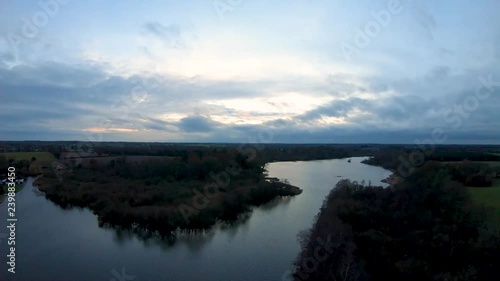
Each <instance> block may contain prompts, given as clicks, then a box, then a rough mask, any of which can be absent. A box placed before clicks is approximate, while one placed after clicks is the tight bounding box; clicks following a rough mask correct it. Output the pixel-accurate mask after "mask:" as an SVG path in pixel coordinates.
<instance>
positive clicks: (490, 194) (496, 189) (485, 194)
mask: <svg viewBox="0 0 500 281" xmlns="http://www.w3.org/2000/svg"><path fill="white" fill-rule="evenodd" d="M469 191H470V193H471V195H472V199H473V200H474V201H475V202H477V203H479V204H483V205H485V206H487V207H491V208H494V209H495V210H496V214H497V219H498V221H500V179H495V180H494V181H493V186H492V187H470V188H469Z"/></svg>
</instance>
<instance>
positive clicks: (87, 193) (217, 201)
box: [34, 171, 302, 234]
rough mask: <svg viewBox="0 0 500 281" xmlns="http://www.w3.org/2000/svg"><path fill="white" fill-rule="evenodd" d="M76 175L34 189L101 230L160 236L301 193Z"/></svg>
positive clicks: (260, 186) (245, 181) (260, 182)
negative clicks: (83, 211)
mask: <svg viewBox="0 0 500 281" xmlns="http://www.w3.org/2000/svg"><path fill="white" fill-rule="evenodd" d="M75 173H76V175H75V174H73V175H67V178H65V179H64V182H63V183H61V182H59V180H58V179H57V178H52V177H47V176H44V177H40V178H38V179H37V180H36V181H35V182H34V185H36V186H38V188H39V190H40V191H43V192H44V194H45V196H46V198H48V199H49V200H51V201H53V202H54V203H56V204H57V205H59V206H61V207H62V208H71V207H73V206H78V207H83V208H88V209H90V210H92V211H93V212H94V213H95V214H96V215H97V217H98V221H99V223H100V224H101V225H103V224H109V225H115V226H118V227H121V228H128V227H131V226H132V225H138V226H139V227H140V228H143V229H145V230H148V231H153V232H154V231H158V232H160V233H163V234H168V233H170V232H171V231H174V230H175V229H205V228H209V227H211V226H213V225H214V224H215V223H216V222H217V221H219V220H234V219H237V218H238V216H239V215H240V214H243V213H246V212H250V211H251V207H252V206H259V205H261V204H264V203H267V202H269V201H272V200H273V199H275V198H277V197H283V196H285V197H286V196H296V195H299V194H301V193H302V189H300V188H299V187H296V186H293V185H291V184H288V183H285V182H281V181H267V180H265V179H264V177H259V178H257V179H251V178H247V177H236V178H234V179H230V180H229V179H228V180H227V183H224V182H219V185H217V184H214V183H211V184H210V183H207V182H204V181H195V180H186V181H178V182H169V181H165V180H158V181H155V182H149V181H148V182H146V181H143V180H128V179H124V178H121V177H117V176H110V175H104V174H100V173H96V174H94V175H93V177H92V178H91V180H89V181H81V180H77V179H78V178H79V176H78V175H77V174H78V173H79V172H78V171H77V172H75ZM219 180H220V181H224V179H222V178H220V179H219Z"/></svg>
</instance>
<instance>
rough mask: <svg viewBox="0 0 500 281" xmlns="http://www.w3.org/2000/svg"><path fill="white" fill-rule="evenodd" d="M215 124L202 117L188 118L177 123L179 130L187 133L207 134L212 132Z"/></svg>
mask: <svg viewBox="0 0 500 281" xmlns="http://www.w3.org/2000/svg"><path fill="white" fill-rule="evenodd" d="M217 125H218V124H217V123H216V122H214V121H212V120H211V119H210V118H208V117H204V116H189V117H185V118H182V119H181V120H180V121H179V128H180V129H181V130H182V131H184V132H188V133H207V132H212V131H213V130H214V129H215V128H216V127H217Z"/></svg>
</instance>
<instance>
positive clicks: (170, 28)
mask: <svg viewBox="0 0 500 281" xmlns="http://www.w3.org/2000/svg"><path fill="white" fill-rule="evenodd" d="M143 30H144V31H145V32H146V33H147V34H150V35H153V36H155V37H156V38H158V39H160V40H162V41H163V42H165V44H166V45H167V46H168V47H171V48H176V49H180V48H185V47H186V42H185V40H184V39H183V38H182V33H181V29H180V27H179V26H178V25H176V24H170V25H163V24H161V23H159V22H155V21H153V22H147V23H145V24H144V25H143ZM147 53H149V50H147Z"/></svg>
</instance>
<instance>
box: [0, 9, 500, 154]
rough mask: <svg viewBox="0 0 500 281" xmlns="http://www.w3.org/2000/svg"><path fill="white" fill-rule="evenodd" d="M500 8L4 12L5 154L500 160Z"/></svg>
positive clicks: (0, 105) (0, 85)
mask: <svg viewBox="0 0 500 281" xmlns="http://www.w3.org/2000/svg"><path fill="white" fill-rule="evenodd" d="M498 11H500V1H495V0H485V1H474V2H473V1H460V0H458V1H451V0H448V1H416V0H413V1H412V0H375V1H373V0H372V1H368V0H366V1H361V0H353V1H347V0H344V1H340V0H337V1H335V0H331V1H305V0H289V1H277V0H265V1H264V0H203V1H137V0H135V1H132V0H121V1H118V0H116V1H111V0H110V1H99V0H89V1H76V0H39V1H1V2H0V120H1V122H0V140H79V141H91V142H100V141H148V142H236V143H246V142H266V143H273V142H276V143H411V144H415V143H416V144H418V143H429V144H433V143H436V144H454V143H464V144H468V143H477V144H500V110H499V105H500V67H499V65H500V64H499V63H500V18H499V17H498Z"/></svg>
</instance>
